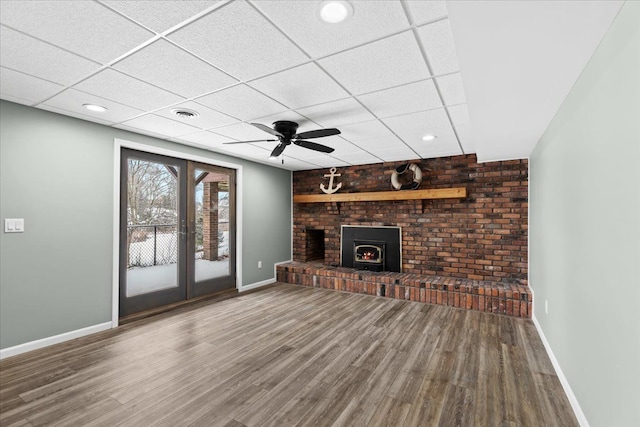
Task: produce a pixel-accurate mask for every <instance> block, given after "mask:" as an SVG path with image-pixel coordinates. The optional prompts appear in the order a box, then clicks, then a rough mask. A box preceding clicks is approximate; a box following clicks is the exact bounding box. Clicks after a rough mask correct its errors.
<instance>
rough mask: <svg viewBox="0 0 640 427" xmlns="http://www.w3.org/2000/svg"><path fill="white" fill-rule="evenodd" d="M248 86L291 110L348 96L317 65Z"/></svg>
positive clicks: (254, 82)
mask: <svg viewBox="0 0 640 427" xmlns="http://www.w3.org/2000/svg"><path fill="white" fill-rule="evenodd" d="M249 85H250V86H252V87H254V88H256V89H258V90H259V91H261V92H262V93H264V94H266V95H269V96H270V97H272V98H276V99H278V100H279V101H280V102H281V103H283V104H284V105H286V106H287V107H289V108H292V109H294V108H300V107H306V106H309V105H314V104H321V103H324V102H328V101H334V100H336V99H341V98H346V97H348V96H349V94H348V93H347V92H346V91H345V90H344V89H342V88H341V87H340V86H339V85H338V84H337V83H336V82H335V81H334V80H333V79H331V78H330V77H329V76H328V75H327V74H326V73H325V72H324V71H322V70H321V69H320V68H319V67H318V66H317V65H316V64H314V63H308V64H304V65H300V66H299V67H295V68H291V69H289V70H286V71H282V72H280V73H276V74H272V75H270V76H268V77H264V78H261V79H258V80H254V81H252V82H250V83H249Z"/></svg>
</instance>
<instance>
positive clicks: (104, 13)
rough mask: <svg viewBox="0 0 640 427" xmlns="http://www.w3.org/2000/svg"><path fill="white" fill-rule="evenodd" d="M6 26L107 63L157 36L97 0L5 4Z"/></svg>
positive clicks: (1, 4)
mask: <svg viewBox="0 0 640 427" xmlns="http://www.w3.org/2000/svg"><path fill="white" fill-rule="evenodd" d="M0 14H1V15H2V23H3V24H5V25H7V26H10V27H12V28H14V29H17V30H20V31H22V32H25V33H27V34H30V35H32V36H34V37H37V38H39V39H42V40H47V41H48V42H50V43H52V44H54V45H56V46H60V47H62V48H64V49H67V50H70V51H71V52H74V53H77V54H79V55H82V56H84V57H85V58H89V59H92V60H94V61H98V62H100V63H103V64H104V63H107V62H109V61H112V60H114V59H116V58H117V57H118V56H120V55H122V54H124V53H126V52H128V51H129V50H131V49H133V48H134V47H136V46H138V45H139V44H141V43H143V42H144V41H146V40H148V39H149V38H151V37H153V35H154V34H153V33H152V32H150V31H148V30H146V29H144V28H142V27H141V26H139V25H137V24H134V23H133V22H131V21H130V20H128V19H126V18H124V17H123V16H121V15H119V14H117V13H116V12H114V11H112V10H110V9H109V8H107V7H105V6H104V5H102V4H100V3H96V2H93V1H2V2H0Z"/></svg>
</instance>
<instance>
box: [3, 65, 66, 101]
mask: <svg viewBox="0 0 640 427" xmlns="http://www.w3.org/2000/svg"><path fill="white" fill-rule="evenodd" d="M62 89H63V86H60V85H58V84H55V83H51V82H49V81H46V80H42V79H39V78H37V77H33V76H29V75H27V74H24V73H19V72H17V71H13V70H9V69H7V68H4V67H0V93H1V94H2V98H5V97H12V98H14V99H16V100H18V99H19V100H21V101H20V103H21V104H25V103H28V104H33V103H36V102H39V101H42V100H43V99H45V98H47V97H49V96H51V95H53V94H55V93H56V92H58V91H60V90H62Z"/></svg>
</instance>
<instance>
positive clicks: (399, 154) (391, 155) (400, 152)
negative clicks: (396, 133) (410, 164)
mask: <svg viewBox="0 0 640 427" xmlns="http://www.w3.org/2000/svg"><path fill="white" fill-rule="evenodd" d="M370 151H371V154H373V155H374V156H376V157H378V158H380V159H382V161H384V162H396V161H399V160H413V159H417V158H418V157H419V156H417V155H416V154H415V153H414V152H413V151H412V150H411V149H410V148H408V147H407V146H406V145H402V146H398V147H395V148H388V147H387V148H379V149H374V150H370Z"/></svg>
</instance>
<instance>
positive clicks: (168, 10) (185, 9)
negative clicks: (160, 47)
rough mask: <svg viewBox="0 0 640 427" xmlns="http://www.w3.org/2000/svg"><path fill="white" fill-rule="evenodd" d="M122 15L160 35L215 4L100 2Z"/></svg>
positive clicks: (189, 0)
mask: <svg viewBox="0 0 640 427" xmlns="http://www.w3.org/2000/svg"><path fill="white" fill-rule="evenodd" d="M101 2H102V3H104V4H106V5H107V6H109V7H111V8H113V9H115V10H117V11H118V12H120V13H122V14H123V15H126V16H128V17H129V18H131V19H133V20H135V21H137V22H139V23H141V24H142V25H144V26H146V27H147V28H150V29H151V30H153V31H155V32H157V33H161V32H163V31H165V30H168V29H169V28H172V27H174V26H175V25H177V24H179V23H181V22H182V21H184V20H186V19H188V18H190V17H191V16H193V15H195V14H197V13H200V12H202V11H203V10H205V9H207V8H208V7H211V6H212V5H214V4H216V2H215V1H213V2H212V1H192V0H188V1H185V0H181V1H170V0H163V1H140V0H138V1H131V0H101Z"/></svg>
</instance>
